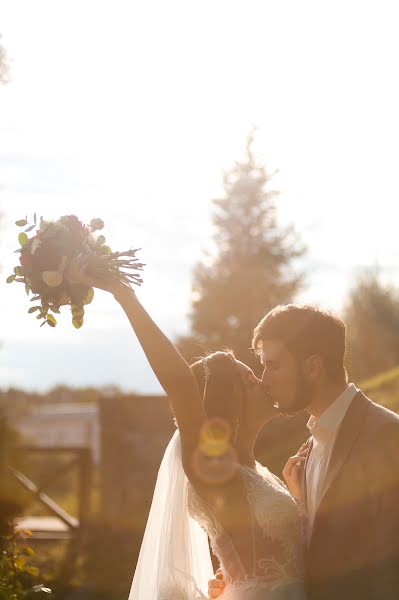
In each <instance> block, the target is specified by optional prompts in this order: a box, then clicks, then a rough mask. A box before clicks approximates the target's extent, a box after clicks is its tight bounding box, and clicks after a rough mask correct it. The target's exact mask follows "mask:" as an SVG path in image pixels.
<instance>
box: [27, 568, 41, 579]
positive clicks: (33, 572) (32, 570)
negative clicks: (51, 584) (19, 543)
mask: <svg viewBox="0 0 399 600" xmlns="http://www.w3.org/2000/svg"><path fill="white" fill-rule="evenodd" d="M25 572H26V573H29V575H34V576H35V577H36V576H37V575H39V573H40V571H39V569H38V568H37V567H26V568H25Z"/></svg>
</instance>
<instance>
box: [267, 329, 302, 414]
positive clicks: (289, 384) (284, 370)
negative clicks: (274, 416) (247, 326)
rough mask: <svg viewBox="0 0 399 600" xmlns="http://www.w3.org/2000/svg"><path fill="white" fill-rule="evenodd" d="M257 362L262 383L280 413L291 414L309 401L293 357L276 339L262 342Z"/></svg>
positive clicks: (299, 370)
mask: <svg viewBox="0 0 399 600" xmlns="http://www.w3.org/2000/svg"><path fill="white" fill-rule="evenodd" d="M260 359H261V362H262V365H263V375H262V383H263V384H264V386H265V387H266V391H267V394H268V395H269V397H270V400H271V401H272V402H273V404H274V405H276V406H277V405H278V408H279V409H280V412H282V413H286V414H294V413H296V412H298V411H300V410H303V409H304V408H306V406H308V405H309V403H310V402H311V400H312V388H311V385H310V383H309V382H308V381H307V380H306V378H305V376H304V374H303V372H302V369H301V366H300V364H299V363H298V361H297V360H296V359H295V357H294V356H293V355H292V354H291V352H289V350H287V348H286V347H285V346H284V344H283V343H282V342H280V341H278V340H263V341H262V349H261V353H260Z"/></svg>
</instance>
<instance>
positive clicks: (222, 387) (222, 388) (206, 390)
mask: <svg viewBox="0 0 399 600" xmlns="http://www.w3.org/2000/svg"><path fill="white" fill-rule="evenodd" d="M191 370H192V372H193V374H194V377H195V379H196V381H197V385H198V389H199V391H200V393H201V395H202V397H203V402H204V410H205V413H206V416H207V417H208V418H209V419H212V418H219V419H223V420H225V421H227V423H228V424H229V425H230V426H231V428H232V431H233V432H237V430H238V427H239V424H240V421H241V417H242V412H243V403H244V400H245V390H244V386H243V382H242V378H241V373H240V369H239V367H238V365H237V363H236V360H235V357H234V353H233V351H232V350H226V351H218V352H214V353H213V354H209V355H208V356H206V357H204V358H201V359H200V360H197V361H196V362H195V363H194V364H192V365H191Z"/></svg>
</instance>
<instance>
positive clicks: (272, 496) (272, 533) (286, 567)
mask: <svg viewBox="0 0 399 600" xmlns="http://www.w3.org/2000/svg"><path fill="white" fill-rule="evenodd" d="M239 473H240V477H241V480H242V483H243V489H244V490H245V494H246V499H247V502H248V508H249V515H250V526H249V527H248V535H250V536H251V540H250V546H251V547H252V560H251V561H250V562H251V563H252V567H248V566H247V568H244V564H247V565H248V562H247V561H245V560H244V559H243V557H241V556H240V554H239V552H238V551H237V548H236V546H235V544H234V540H233V539H232V538H231V537H230V536H229V535H228V533H227V532H226V531H225V530H224V528H223V527H222V525H221V523H220V521H219V520H218V519H217V518H216V516H215V513H214V511H213V510H212V508H211V507H210V506H209V504H208V503H207V502H206V501H205V500H204V499H203V498H202V496H200V494H199V493H198V492H197V491H196V490H195V489H194V487H193V486H192V485H189V491H188V508H189V512H190V515H191V517H193V518H194V519H195V520H196V521H197V522H198V523H199V524H200V525H201V527H202V528H203V529H204V530H205V531H206V533H207V534H208V537H209V540H210V543H211V547H212V550H213V553H214V554H215V555H216V556H217V558H218V559H219V562H220V566H221V569H222V572H223V576H224V579H225V581H226V583H227V587H226V590H225V593H224V594H223V598H226V597H227V596H228V594H227V593H226V592H227V591H228V589H230V590H232V589H236V590H238V589H239V590H240V594H239V596H237V595H234V594H233V595H232V596H231V597H232V598H233V597H234V598H236V597H240V598H241V597H243V596H242V594H243V593H244V591H245V590H247V591H248V592H249V591H250V590H251V589H256V590H262V593H263V595H262V596H261V597H262V598H265V597H267V598H268V597H269V595H264V594H266V590H267V591H268V592H269V591H270V592H274V591H275V590H277V589H288V588H290V589H293V587H292V586H294V587H295V588H296V586H297V584H299V588H298V589H302V581H303V542H302V539H303V535H302V520H301V511H300V508H299V506H298V503H297V501H296V500H295V499H294V498H293V497H292V496H291V494H290V493H289V491H288V489H287V487H286V486H285V485H284V484H283V482H282V481H281V480H280V479H278V477H276V476H275V475H273V474H272V473H270V471H269V470H268V469H267V468H266V467H263V466H262V465H260V464H259V463H256V470H255V469H252V468H250V467H244V466H242V465H241V466H239ZM247 597H248V598H249V597H251V598H252V597H254V598H255V596H249V595H247V594H245V598H247ZM256 597H258V596H256ZM274 597H275V596H274V593H273V598H274ZM276 597H277V596H276ZM280 597H281V598H286V597H287V598H295V599H296V598H302V597H303V596H302V594H301V592H298V593H297V592H295V593H294V594H288V595H284V594H283V595H278V598H280Z"/></svg>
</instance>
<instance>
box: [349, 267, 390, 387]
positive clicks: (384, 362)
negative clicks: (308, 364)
mask: <svg viewBox="0 0 399 600" xmlns="http://www.w3.org/2000/svg"><path fill="white" fill-rule="evenodd" d="M344 320H345V322H346V325H347V339H348V370H349V373H350V376H351V379H353V380H354V381H356V382H359V381H361V380H362V379H366V378H367V377H370V376H372V375H376V374H378V373H380V372H382V371H385V370H388V369H391V368H393V367H396V366H398V365H399V290H398V289H397V288H395V287H393V286H389V285H384V284H383V283H382V282H381V278H380V275H379V273H378V270H377V271H374V272H365V273H363V274H362V275H361V276H360V277H359V279H358V281H357V282H356V283H355V285H354V287H353V288H352V290H351V292H350V294H349V299H348V302H347V305H346V307H345V314H344Z"/></svg>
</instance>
